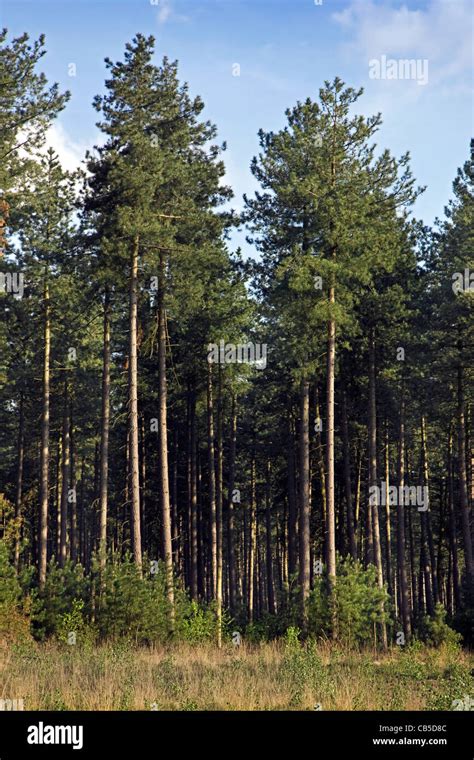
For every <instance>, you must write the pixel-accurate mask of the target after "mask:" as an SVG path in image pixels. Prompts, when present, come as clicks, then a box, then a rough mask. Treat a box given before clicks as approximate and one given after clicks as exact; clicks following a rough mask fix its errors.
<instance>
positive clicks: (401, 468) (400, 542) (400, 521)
mask: <svg viewBox="0 0 474 760" xmlns="http://www.w3.org/2000/svg"><path fill="white" fill-rule="evenodd" d="M404 394H405V390H404V383H403V380H402V387H401V399H400V428H399V437H398V486H399V493H400V494H403V488H404V485H405V395H404ZM397 564H398V582H399V588H400V612H401V617H402V625H403V632H404V634H405V638H406V640H407V641H408V640H409V638H410V636H411V620H410V612H409V601H408V586H407V575H406V566H405V505H404V502H403V498H399V499H398V503H397Z"/></svg>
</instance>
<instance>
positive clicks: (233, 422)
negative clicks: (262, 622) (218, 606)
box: [227, 394, 237, 615]
mask: <svg viewBox="0 0 474 760" xmlns="http://www.w3.org/2000/svg"><path fill="white" fill-rule="evenodd" d="M236 444H237V402H236V397H235V394H232V406H231V413H230V441H229V488H228V506H227V555H228V556H227V561H228V566H229V611H230V614H231V615H233V614H234V612H235V608H236V601H237V593H236V592H237V584H236V567H235V544H234V503H233V493H234V486H235V453H236Z"/></svg>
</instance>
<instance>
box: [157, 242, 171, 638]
mask: <svg viewBox="0 0 474 760" xmlns="http://www.w3.org/2000/svg"><path fill="white" fill-rule="evenodd" d="M164 299H165V262H164V256H163V253H162V252H160V276H159V285H158V392H159V409H160V419H159V436H160V443H159V452H160V489H161V524H162V531H163V557H164V564H165V582H166V596H167V599H168V615H169V618H168V627H169V633H170V635H173V633H174V626H175V609H174V580H173V545H172V541H171V510H170V488H169V476H168V426H167V406H168V401H167V382H166V345H167V339H166V310H165V300H164Z"/></svg>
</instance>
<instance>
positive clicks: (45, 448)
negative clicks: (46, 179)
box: [39, 273, 51, 589]
mask: <svg viewBox="0 0 474 760" xmlns="http://www.w3.org/2000/svg"><path fill="white" fill-rule="evenodd" d="M43 303H44V321H43V335H44V346H43V405H42V414H41V462H40V470H41V483H40V535H39V585H40V589H43V588H44V585H45V583H46V567H47V562H48V497H49V393H50V391H49V382H50V380H49V375H50V369H49V365H50V355H51V307H50V301H49V285H48V279H47V273H46V276H45V283H44V300H43Z"/></svg>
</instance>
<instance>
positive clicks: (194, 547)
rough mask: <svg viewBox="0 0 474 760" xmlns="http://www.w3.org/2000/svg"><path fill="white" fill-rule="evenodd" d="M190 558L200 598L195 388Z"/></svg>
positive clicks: (193, 589)
mask: <svg viewBox="0 0 474 760" xmlns="http://www.w3.org/2000/svg"><path fill="white" fill-rule="evenodd" d="M190 427H191V430H190V537H189V543H190V560H191V598H192V599H197V598H198V572H199V568H198V519H197V518H198V515H197V506H198V505H197V480H196V478H197V472H196V396H195V392H194V389H193V390H192V392H191V399H190Z"/></svg>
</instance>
